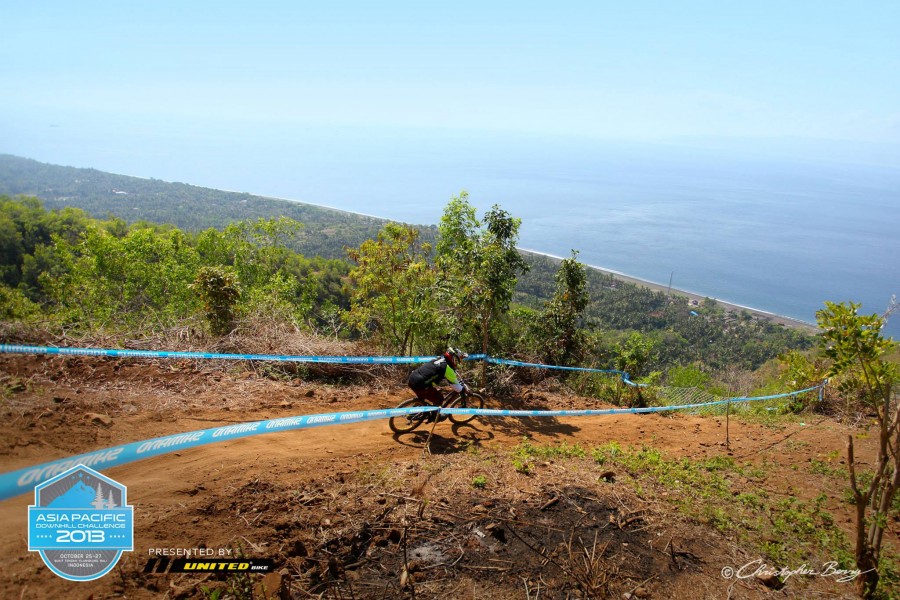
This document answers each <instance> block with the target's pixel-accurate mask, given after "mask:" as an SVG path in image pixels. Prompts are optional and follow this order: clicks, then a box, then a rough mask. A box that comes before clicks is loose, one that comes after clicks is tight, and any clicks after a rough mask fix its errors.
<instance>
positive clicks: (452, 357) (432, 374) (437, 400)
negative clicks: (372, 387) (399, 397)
mask: <svg viewBox="0 0 900 600" xmlns="http://www.w3.org/2000/svg"><path fill="white" fill-rule="evenodd" d="M468 357H469V355H468V354H466V353H465V352H460V351H459V350H458V349H457V348H454V347H453V346H451V347H449V348H447V351H446V352H444V355H443V356H439V357H437V358H436V359H434V360H432V361H430V362H427V363H425V364H424V365H422V366H421V367H419V368H418V369H416V370H415V371H413V372H412V373H411V374H410V376H409V381H408V384H409V387H410V388H411V389H412V391H414V392H415V393H416V396H418V397H419V398H421V399H422V400H424V401H425V402H428V403H429V404H431V405H433V406H441V405H443V404H444V394H443V393H441V390H440V389H438V387H437V384H438V383H440V382H441V381H443V380H444V379H446V380H447V382H448V383H449V384H450V387H452V388H453V389H454V391H457V392H461V391H462V390H463V385H464V384H463V383H462V382H461V381H460V380H459V377H457V376H456V365H457V364H458V363H459V361H460V360H462V359H464V358H468ZM432 418H433V417H432Z"/></svg>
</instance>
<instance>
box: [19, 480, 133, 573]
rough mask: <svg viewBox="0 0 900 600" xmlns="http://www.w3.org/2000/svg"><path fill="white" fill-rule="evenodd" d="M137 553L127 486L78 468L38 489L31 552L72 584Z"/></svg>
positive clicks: (31, 524) (32, 511) (30, 530)
mask: <svg viewBox="0 0 900 600" xmlns="http://www.w3.org/2000/svg"><path fill="white" fill-rule="evenodd" d="M133 549H134V507H132V506H128V505H127V498H126V489H125V486H124V485H121V484H119V483H118V482H116V481H113V480H112V479H110V478H109V477H106V476H104V475H101V474H100V473H98V472H97V471H94V470H93V469H91V468H90V467H86V466H84V465H78V466H76V467H73V468H72V469H69V470H68V471H66V472H65V473H61V474H59V475H57V476H56V477H54V478H53V479H50V480H49V481H46V482H44V483H42V484H40V485H38V486H37V487H35V488H34V505H33V506H29V507H28V550H29V551H31V552H39V553H40V555H41V558H42V559H43V561H44V564H46V565H47V567H49V569H50V570H51V571H53V572H54V573H56V574H57V575H59V576H60V577H62V578H64V579H68V580H70V581H91V580H93V579H99V578H100V577H103V576H104V575H105V574H106V573H108V572H109V571H110V570H111V569H112V568H113V567H115V566H116V563H118V562H119V558H121V556H122V552H123V551H129V552H130V551H132V550H133Z"/></svg>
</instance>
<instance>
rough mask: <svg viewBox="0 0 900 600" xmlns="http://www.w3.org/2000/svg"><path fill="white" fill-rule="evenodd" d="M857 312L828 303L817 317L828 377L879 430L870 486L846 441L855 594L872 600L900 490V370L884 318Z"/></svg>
mask: <svg viewBox="0 0 900 600" xmlns="http://www.w3.org/2000/svg"><path fill="white" fill-rule="evenodd" d="M859 307H860V305H859V304H855V303H852V302H851V303H849V304H845V303H843V302H842V303H840V304H835V303H833V302H826V303H825V309H823V310H820V311H818V313H816V316H817V318H818V321H819V326H820V327H821V329H822V338H821V344H822V348H823V350H824V353H825V356H826V357H828V358H829V359H830V360H831V367H830V369H829V375H831V376H833V377H838V378H840V379H839V381H838V382H837V385H838V387H839V389H840V390H842V391H843V392H845V393H850V394H853V395H854V396H855V397H857V398H859V400H860V401H861V402H862V403H863V405H864V406H865V407H866V408H868V409H869V410H871V411H874V413H875V419H876V422H877V425H878V455H877V459H876V464H875V467H874V472H873V474H872V478H871V479H870V480H869V482H868V484H867V485H866V484H864V483H863V481H862V480H861V478H860V477H859V476H858V474H857V472H856V469H857V464H856V461H855V456H854V451H853V436H852V435H851V436H849V438H848V441H847V459H848V461H847V462H848V466H849V469H850V486H851V490H852V492H853V497H854V500H855V504H856V523H855V525H856V540H855V541H856V549H855V556H856V565H857V567H858V568H859V569H860V571H861V572H862V574H861V575H860V577H859V578H857V590H858V591H859V593H860V594H861V595H862V596H863V597H866V598H871V597H873V596H874V595H875V593H876V591H877V587H878V582H879V572H878V568H879V566H880V560H881V543H882V540H883V536H884V530H885V528H886V527H887V523H888V517H889V514H888V513H889V512H890V510H891V507H892V504H893V499H894V495H895V494H896V492H897V489H898V488H900V402H898V398H897V394H896V393H895V391H894V387H895V385H896V384H897V381H898V380H900V371H898V368H897V365H895V364H893V363H890V362H888V361H887V360H885V356H886V355H887V353H888V352H890V351H891V350H892V349H894V348H895V347H896V343H895V342H894V341H893V340H891V339H889V338H885V337H883V336H882V334H881V329H882V325H883V319H882V318H881V317H879V316H878V315H860V314H858V312H857V311H858V310H859Z"/></svg>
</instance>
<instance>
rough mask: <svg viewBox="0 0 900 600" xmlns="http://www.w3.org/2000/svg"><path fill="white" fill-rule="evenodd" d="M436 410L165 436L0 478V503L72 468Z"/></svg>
mask: <svg viewBox="0 0 900 600" xmlns="http://www.w3.org/2000/svg"><path fill="white" fill-rule="evenodd" d="M435 410H438V409H437V407H434V406H416V407H411V408H390V409H383V410H361V411H355V412H339V413H328V414H316V415H301V416H295V417H283V418H279V419H271V420H268V421H253V422H249V423H238V424H235V425H225V426H222V427H213V428H211V429H201V430H198V431H190V432H187V433H178V434H175V435H167V436H164V437H160V438H155V439H152V440H144V441H140V442H132V443H130V444H125V445H122V446H115V447H112V448H106V449H103V450H97V451H94V452H88V453H85V454H79V455H78V456H72V457H69V458H63V459H59V460H55V461H52V462H49V463H45V464H42V465H37V466H33V467H27V468H24V469H19V470H18V471H12V472H10V473H3V474H2V475H0V501H2V500H6V499H7V498H12V497H14V496H18V495H19V494H24V493H26V492H29V491H32V490H33V489H34V486H36V485H37V484H39V483H41V482H43V481H46V480H48V479H50V478H52V477H55V476H56V475H59V474H60V473H64V472H65V471H68V470H69V469H71V468H72V467H74V466H76V465H79V464H82V465H85V466H86V467H91V468H93V469H95V470H98V471H99V470H101V469H103V470H105V469H109V468H112V467H117V466H119V465H124V464H127V463H131V462H134V461H137V460H143V459H145V458H151V457H153V456H158V455H160V454H167V453H169V452H175V451H178V450H184V449H186V448H196V447H197V446H204V445H206V444H213V443H216V442H224V441H228V440H235V439H238V438H243V437H248V436H252V435H261V434H263V433H275V432H278V431H292V430H295V429H307V428H310V427H322V426H325V425H341V424H344V423H360V422H362V421H372V420H375V419H387V418H390V417H400V416H406V415H411V414H415V413H421V412H431V411H435Z"/></svg>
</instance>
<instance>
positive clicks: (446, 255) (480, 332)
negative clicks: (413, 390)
mask: <svg viewBox="0 0 900 600" xmlns="http://www.w3.org/2000/svg"><path fill="white" fill-rule="evenodd" d="M520 225H521V219H517V218H515V217H513V216H511V215H510V214H509V213H508V212H506V211H505V210H503V209H501V208H500V207H499V206H497V205H494V206H493V207H492V208H491V209H490V210H489V211H488V212H487V213H486V214H485V216H484V221H479V220H478V219H477V217H476V216H475V208H474V207H473V206H472V205H471V204H469V201H468V194H467V193H466V192H462V193H460V195H459V196H458V197H455V198H453V199H451V200H450V202H449V203H448V204H447V206H446V207H445V209H444V214H443V216H442V217H441V224H440V226H439V228H438V243H437V266H438V269H439V271H440V273H441V276H442V278H443V281H444V282H445V286H444V289H445V290H447V291H448V292H449V294H448V295H447V297H446V299H445V300H446V302H447V304H448V305H449V307H450V308H451V310H452V311H453V312H454V314H455V317H456V322H457V324H458V326H459V329H460V332H461V334H462V335H466V334H468V335H469V336H471V337H470V338H468V339H470V340H471V342H474V343H477V344H478V345H479V346H480V347H481V351H482V352H484V353H487V352H488V345H489V341H490V334H491V327H492V324H493V323H494V321H495V319H496V318H497V317H499V316H500V315H502V314H504V313H506V312H507V311H508V310H509V306H510V303H511V302H512V297H513V292H514V291H515V287H516V280H517V276H518V274H519V273H522V272H524V271H527V269H528V265H527V264H526V263H525V261H524V259H523V258H522V256H521V255H520V254H519V252H518V250H517V249H516V242H517V241H518V239H519V227H520Z"/></svg>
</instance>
